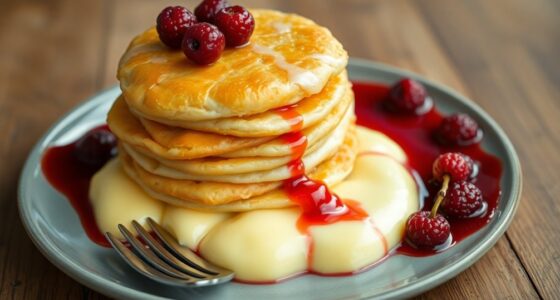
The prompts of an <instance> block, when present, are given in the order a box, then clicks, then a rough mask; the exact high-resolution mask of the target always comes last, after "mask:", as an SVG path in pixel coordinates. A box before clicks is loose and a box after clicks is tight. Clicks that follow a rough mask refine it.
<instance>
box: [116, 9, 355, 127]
mask: <svg viewBox="0 0 560 300" xmlns="http://www.w3.org/2000/svg"><path fill="white" fill-rule="evenodd" d="M251 12H252V14H253V16H254V18H255V31H254V33H253V35H252V37H251V40H250V44H249V45H247V46H245V47H242V48H234V49H231V48H228V49H226V50H225V51H224V53H223V54H222V57H221V58H220V59H219V60H218V61H217V62H216V63H214V64H213V65H210V66H198V65H196V64H194V63H192V62H190V61H189V60H188V59H187V58H186V57H185V56H184V54H183V53H182V52H181V51H180V50H172V49H169V48H167V47H166V46H164V45H163V44H162V43H161V42H160V40H159V38H158V35H157V32H156V30H155V29H154V28H151V29H149V30H148V31H146V32H144V33H142V34H141V35H139V36H137V37H136V38H135V39H134V40H133V41H132V43H131V44H130V46H129V47H128V49H127V51H126V52H125V54H124V55H123V57H122V58H121V61H120V63H119V70H118V75H117V77H118V79H119V80H120V84H121V89H122V91H123V95H124V98H125V99H126V101H127V103H128V105H129V107H130V109H131V110H132V111H133V112H134V113H136V114H138V115H140V116H142V117H145V118H148V119H152V120H160V121H161V120H162V119H165V120H170V121H174V120H175V121H201V120H211V119H218V118H226V117H233V116H247V115H252V114H257V113H262V112H265V111H268V110H271V109H274V108H278V107H282V106H286V105H291V104H294V103H296V102H298V101H300V100H301V99H302V98H305V97H308V96H310V95H313V94H317V93H319V92H320V91H321V90H322V89H323V88H324V87H325V85H326V83H327V81H328V80H329V79H330V78H331V77H333V76H334V75H336V74H338V73H340V72H341V71H342V70H343V69H344V67H345V66H346V63H347V61H348V56H347V54H346V52H345V51H344V49H343V48H342V45H341V44H340V43H339V42H338V41H337V40H336V39H335V38H334V37H333V36H332V34H331V33H330V32H329V30H328V29H326V28H324V27H321V26H319V25H317V24H315V23H314V22H313V21H311V20H308V19H305V18H303V17H300V16H297V15H292V14H284V13H280V12H276V11H270V10H253V11H251Z"/></svg>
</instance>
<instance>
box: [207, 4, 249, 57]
mask: <svg viewBox="0 0 560 300" xmlns="http://www.w3.org/2000/svg"><path fill="white" fill-rule="evenodd" d="M214 24H216V26H218V28H219V29H220V31H222V32H223V33H224V35H225V36H226V43H227V45H228V46H230V47H239V46H243V45H245V44H247V43H248V42H249V39H250V38H251V35H252V34H253V30H254V29H255V19H254V18H253V15H251V13H250V12H249V11H248V10H247V9H245V8H244V7H241V6H239V5H236V6H230V7H226V8H223V9H221V10H220V11H219V12H218V13H217V14H216V16H215V17H214Z"/></svg>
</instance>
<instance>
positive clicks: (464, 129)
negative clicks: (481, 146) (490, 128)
mask: <svg viewBox="0 0 560 300" xmlns="http://www.w3.org/2000/svg"><path fill="white" fill-rule="evenodd" d="M481 134H482V131H480V130H479V128H478V124H477V123H476V121H475V120H473V119H472V118H471V117H470V116H469V115H467V114H453V115H451V116H448V117H445V118H444V119H443V120H442V121H441V124H440V125H439V127H438V128H437V129H436V137H437V139H438V141H439V142H440V143H441V144H444V145H459V146H465V145H470V144H474V143H477V142H479V141H480V139H481V138H482V136H481Z"/></svg>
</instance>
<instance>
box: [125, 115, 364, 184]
mask: <svg viewBox="0 0 560 300" xmlns="http://www.w3.org/2000/svg"><path fill="white" fill-rule="evenodd" d="M349 110H350V109H349ZM353 120H354V115H353V113H351V111H350V113H349V114H347V115H346V116H345V117H344V118H343V119H342V120H341V121H340V123H339V124H338V125H337V127H336V128H335V129H333V130H332V131H331V132H329V133H328V134H327V135H326V136H325V137H323V138H322V139H321V140H320V141H319V142H318V143H315V144H314V145H313V146H311V147H308V148H307V149H305V152H304V155H305V156H304V162H305V164H306V166H310V167H314V166H316V165H317V163H316V162H319V161H322V160H324V159H325V158H326V157H328V156H330V155H332V153H333V151H336V149H337V148H338V147H340V145H341V144H342V142H343V138H344V134H345V132H346V131H347V130H348V128H349V125H350V124H351V123H352V122H353ZM123 147H124V148H125V151H127V153H129V154H131V155H132V156H133V157H134V158H135V160H136V161H137V162H139V163H140V164H141V165H142V166H143V167H144V169H146V170H150V171H151V172H152V173H155V174H159V175H163V176H168V177H174V178H176V179H181V178H180V177H176V176H171V175H169V174H167V175H166V173H169V171H164V170H162V168H171V169H174V170H177V171H180V172H183V173H186V174H190V175H191V176H197V175H201V176H200V177H196V178H195V177H192V178H182V179H194V180H210V181H222V180H218V179H217V178H215V177H211V178H210V177H209V176H223V175H240V176H245V175H246V174H248V173H254V172H259V171H265V170H272V169H277V168H280V167H282V168H283V169H284V170H283V171H280V172H281V174H286V172H287V171H286V170H285V169H286V168H287V167H286V164H287V163H289V162H290V161H291V160H293V154H292V153H290V155H286V156H278V157H266V156H257V157H237V158H220V157H208V158H201V159H193V160H170V159H165V158H160V157H155V156H153V155H149V154H145V153H144V152H142V151H137V150H136V149H135V148H134V147H132V146H130V145H127V144H126V143H123ZM316 152H318V153H316ZM321 152H322V153H321ZM325 155H326V156H325ZM318 159H319V160H318ZM158 171H164V172H166V173H159V172H158ZM204 178H207V179H204ZM237 180H241V179H237ZM261 180H263V181H270V180H265V178H264V177H263V178H262V179H261ZM274 180H278V179H274ZM226 182H228V180H226ZM231 182H235V181H231Z"/></svg>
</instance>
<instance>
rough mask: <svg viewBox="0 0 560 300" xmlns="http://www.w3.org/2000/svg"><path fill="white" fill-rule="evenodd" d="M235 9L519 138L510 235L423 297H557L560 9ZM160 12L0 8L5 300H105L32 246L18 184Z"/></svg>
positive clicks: (31, 5) (104, 5) (143, 0)
mask: <svg viewBox="0 0 560 300" xmlns="http://www.w3.org/2000/svg"><path fill="white" fill-rule="evenodd" d="M186 2H187V3H188V6H189V7H194V6H195V5H196V2H195V1H186ZM176 3H177V2H176ZM239 3H240V4H242V5H246V6H251V7H256V6H259V7H266V8H274V9H279V10H282V11H287V12H295V13H299V14H302V15H304V16H307V17H309V18H311V19H314V20H315V21H317V22H318V23H320V24H323V25H325V26H327V27H328V28H330V29H331V30H332V31H333V33H334V35H335V36H337V37H338V38H339V39H340V40H341V42H342V43H343V45H345V47H346V49H347V50H348V51H349V52H350V55H351V56H354V57H362V58H368V59H373V60H376V61H380V62H383V63H387V64H391V65H394V66H398V67H402V68H405V69H409V70H412V71H415V72H418V73H420V74H423V75H425V76H426V77H428V78H430V79H432V80H435V81H439V82H441V83H444V84H446V85H449V86H451V87H452V88H454V89H456V90H458V91H460V92H462V93H464V94H466V95H468V96H470V97H471V98H472V99H473V100H474V101H476V102H477V103H478V104H479V105H480V106H482V107H483V108H484V109H485V110H486V111H487V112H488V113H489V114H490V115H492V116H493V117H494V118H495V119H496V120H497V121H498V123H500V124H501V125H502V126H503V127H504V129H505V131H506V132H507V133H508V134H509V136H510V137H511V139H512V141H513V143H514V144H515V146H516V147H517V151H518V153H519V155H520V157H521V161H522V166H523V170H524V181H525V185H524V191H523V200H522V202H521V205H520V207H519V210H518V212H517V215H516V217H515V219H514V221H513V223H512V225H511V227H510V228H509V230H508V231H507V233H506V234H505V236H504V237H502V238H501V240H500V241H499V242H498V243H497V245H496V246H495V247H494V248H493V249H492V250H491V251H490V252H488V254H486V255H485V256H484V257H483V258H482V259H481V260H480V261H479V262H477V263H476V264H474V266H473V267H471V268H470V269H468V270H466V271H465V272H463V273H462V274H460V275H459V276H457V277H456V278H454V279H452V280H450V281H449V282H447V283H445V284H443V285H442V286H440V287H438V288H436V289H434V290H432V291H430V292H428V293H426V294H424V295H422V296H420V298H455V299H462V298H523V299H527V298H545V299H553V298H558V297H560V229H559V227H560V221H558V219H560V184H559V183H558V182H560V172H559V170H560V155H558V149H560V3H559V2H558V1H555V0H532V1H526V0H494V1H488V0H465V1H453V0H451V1H450V0H421V1H414V0H392V1H389V0H387V1H381V0H379V1H366V0H363V1H358V0H349V1H342V0H340V1H301V0H293V1H283V0H276V1H275V0H267V1H257V0H254V1H239ZM163 7H164V3H160V2H157V3H156V2H155V1H153V0H138V1H132V0H117V1H111V0H103V1H76V0H49V1H30V0H27V1H8V0H0V45H1V47H0V54H1V55H0V134H1V136H2V140H1V141H0V166H1V167H0V195H1V198H0V220H1V222H2V226H0V298H1V299H8V298H10V299H46V298H54V299H60V298H72V299H75V298H104V297H103V296H102V295H100V294H98V293H96V292H94V291H92V290H90V289H88V288H86V287H84V286H82V285H80V284H78V283H77V282H75V281H74V280H72V279H71V278H69V277H68V276H66V275H65V274H63V273H62V272H61V271H59V270H58V269H56V268H55V267H54V266H53V265H51V264H50V263H49V262H48V261H47V260H46V259H45V258H44V257H43V256H42V255H41V254H40V253H39V251H37V249H36V248H35V246H34V245H33V244H32V243H31V241H30V240H29V238H28V237H27V235H26V234H25V231H24V229H23V227H22V225H21V223H20V221H19V218H18V212H17V205H16V199H17V192H16V191H17V184H18V176H19V173H20V170H21V167H22V165H23V163H24V161H25V158H26V156H27V154H28V152H29V151H30V149H31V147H32V146H33V144H34V143H35V142H36V141H37V139H38V138H39V137H40V136H41V135H42V134H43V133H44V132H45V130H46V128H47V127H48V126H50V125H51V124H52V123H53V122H54V121H55V120H57V119H58V118H60V117H61V116H62V114H64V113H65V112H67V111H68V110H69V109H70V108H72V107H73V106H74V105H76V104H78V103H79V102H80V101H82V100H83V99H84V98H86V97H88V96H91V95H93V94H95V93H97V92H98V91H99V90H101V89H103V88H106V87H109V86H112V85H114V84H115V83H116V80H115V72H116V65H117V60H118V58H119V56H120V55H121V53H122V52H123V51H124V49H125V47H126V45H127V43H128V41H129V40H130V39H131V38H132V37H133V36H134V35H135V34H137V33H139V32H140V31H141V30H143V29H144V28H146V27H147V26H150V25H152V24H153V23H154V20H155V17H156V15H157V14H158V12H159V11H160V10H161V9H162V8H163Z"/></svg>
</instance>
